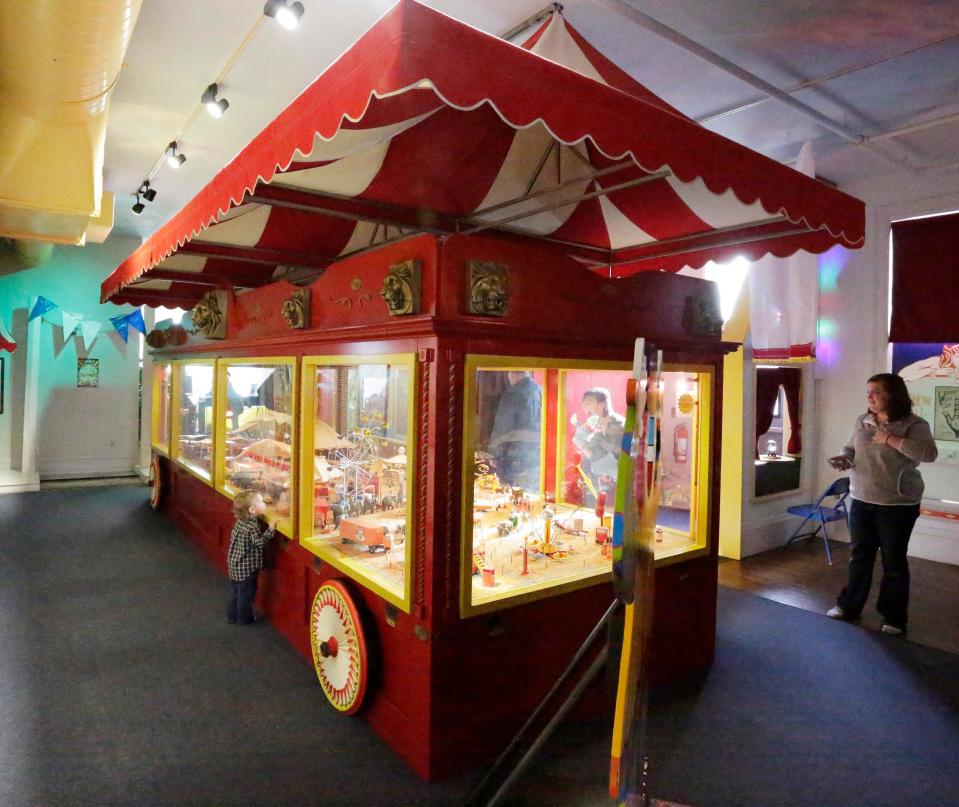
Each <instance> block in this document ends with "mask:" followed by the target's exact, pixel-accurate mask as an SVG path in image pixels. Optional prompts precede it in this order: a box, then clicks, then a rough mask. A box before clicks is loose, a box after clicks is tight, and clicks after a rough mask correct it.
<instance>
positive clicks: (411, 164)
mask: <svg viewBox="0 0 959 807" xmlns="http://www.w3.org/2000/svg"><path fill="white" fill-rule="evenodd" d="M424 231H425V232H435V233H449V232H461V233H462V232H465V233H469V232H480V231H491V232H497V233H501V234H506V235H507V236H508V237H517V238H535V239H537V240H540V241H543V242H547V243H551V244H553V245H555V248H556V249H559V250H562V251H564V252H566V253H568V254H570V255H573V256H574V257H576V258H577V259H579V260H581V261H582V262H583V263H584V265H586V266H588V267H590V268H593V269H595V270H597V271H601V272H603V273H604V274H609V275H611V276H625V275H629V274H632V273H634V272H637V271H643V270H667V271H675V270H678V269H680V268H682V267H683V266H693V267H699V266H702V265H703V264H704V263H705V262H706V261H708V260H723V259H726V258H731V257H733V256H736V255H741V256H743V257H746V258H747V259H751V260H755V259H758V258H759V257H761V256H762V255H765V254H773V255H776V256H779V257H785V256H786V255H790V254H792V253H794V252H796V251H798V250H800V249H803V250H807V251H809V252H817V253H818V252H822V251H824V250H826V249H828V248H829V247H831V246H833V245H834V244H843V245H844V246H847V247H851V248H856V247H859V246H861V245H862V243H863V238H864V209H863V204H862V203H861V202H860V201H859V200H857V199H853V198H852V197H849V196H847V195H845V194H843V193H841V192H839V191H836V190H835V189H833V188H830V187H828V186H827V185H824V184H822V183H820V182H817V181H815V180H813V179H810V178H808V177H805V176H803V175H802V174H800V173H798V172H796V171H794V170H792V169H791V168H788V167H786V166H783V165H781V164H779V163H777V162H775V161H773V160H770V159H768V158H766V157H763V156H762V155H759V154H756V153H755V152H752V151H750V150H749V149H746V148H744V147H743V146H740V145H738V144H736V143H733V142H731V141H729V140H726V139H725V138H723V137H721V136H719V135H717V134H714V133H713V132H710V131H708V130H707V129H705V128H703V127H702V126H700V125H698V124H697V123H695V122H694V121H691V120H689V119H688V118H687V117H685V116H683V115H682V114H681V113H679V112H677V111H676V110H675V109H673V108H672V107H670V106H669V105H668V104H666V103H665V102H664V101H662V100H661V99H659V98H657V97H656V96H655V95H653V94H652V93H651V92H649V91H648V90H647V89H645V88H644V87H643V86H642V85H640V84H638V83H637V82H636V81H634V80H633V79H632V78H630V77H629V76H628V75H627V74H626V73H625V72H623V71H622V70H620V69H619V68H618V67H616V66H615V65H614V64H612V63H611V62H610V61H609V60H608V59H606V58H605V57H604V56H603V55H602V54H600V53H599V52H598V51H597V50H595V49H594V48H593V47H592V46H590V45H589V43H588V42H586V41H585V40H584V39H583V37H582V36H581V35H580V34H578V33H577V32H576V31H575V30H574V29H573V28H572V27H571V26H570V25H569V24H568V23H567V22H566V21H565V20H564V19H563V17H562V16H560V15H559V14H554V15H553V16H552V17H551V18H550V20H549V21H548V22H546V23H544V24H543V26H542V27H541V28H540V29H539V30H538V31H537V32H536V33H535V34H534V35H533V36H532V37H531V38H530V39H529V40H528V41H527V42H526V43H525V44H524V45H523V46H522V47H517V46H514V45H511V44H509V43H507V42H504V41H502V40H500V39H498V38H496V37H493V36H490V35H488V34H485V33H483V32H481V31H478V30H476V29H474V28H471V27H469V26H467V25H464V24H462V23H460V22H457V21H456V20H453V19H452V18H450V17H447V16H445V15H443V14H441V13H439V12H436V11H434V10H432V9H429V8H427V7H425V6H422V5H420V4H419V3H417V2H414V0H400V2H398V3H397V4H396V5H395V6H394V7H393V8H392V9H391V10H390V11H389V12H387V13H386V14H385V15H384V16H383V17H382V18H381V19H380V20H379V21H378V22H377V23H376V24H375V25H374V26H373V27H372V28H370V29H369V30H368V31H367V32H366V33H365V34H364V35H363V36H362V37H361V38H360V39H359V40H357V42H356V43H354V45H353V46H352V47H351V48H350V49H349V50H347V51H346V53H344V54H343V55H342V56H341V57H340V58H339V59H338V60H337V61H336V62H335V63H334V64H333V65H332V66H331V67H330V68H329V69H328V70H326V71H325V72H324V73H323V74H322V75H321V76H320V77H319V78H318V79H317V80H316V81H315V82H314V83H313V84H312V85H311V86H310V87H309V88H307V90H305V91H304V92H303V94H302V95H300V96H299V97H298V98H297V99H296V100H295V101H293V103H292V104H290V106H288V107H287V108H286V109H285V110H284V111H283V112H282V113H281V114H280V115H279V116H278V117H277V118H276V119H275V120H274V121H273V122H272V123H271V124H270V125H269V126H267V128H266V129H264V131H263V132H261V133H260V135H258V136H257V137H256V138H255V139H254V140H253V141H252V142H251V143H250V144H249V145H248V146H247V147H246V148H245V149H244V150H243V151H242V152H241V153H240V154H239V155H238V156H237V157H236V158H235V159H234V160H233V161H232V162H231V163H230V164H229V165H227V166H226V167H225V168H224V169H223V170H222V171H221V172H220V173H219V174H218V175H217V176H216V177H215V178H214V179H213V180H212V181H211V182H210V183H209V184H208V185H207V186H206V187H205V188H204V189H203V190H202V191H201V192H200V193H199V194H197V196H196V197H194V199H193V200H192V201H191V202H190V203H189V204H188V205H187V206H186V207H184V208H183V210H181V211H180V212H179V213H178V214H177V215H176V216H174V217H173V219H171V220H170V221H169V222H168V223H167V224H166V225H164V226H163V227H162V228H160V229H159V230H158V231H157V232H156V233H155V234H154V235H153V236H152V237H151V238H150V239H148V240H147V241H146V242H145V243H144V244H143V245H142V246H141V247H140V248H138V249H137V250H136V251H135V252H134V253H133V254H132V255H131V256H130V257H129V258H128V259H127V260H126V261H124V263H122V264H121V265H120V266H119V267H118V268H117V269H116V270H115V271H114V272H113V274H111V275H110V277H108V278H107V279H106V280H105V281H104V283H103V284H102V289H101V292H102V294H101V296H102V299H103V300H104V301H106V300H112V301H113V302H116V303H132V304H137V305H138V304H142V303H146V304H150V305H160V304H162V305H168V306H170V305H183V306H187V307H189V306H192V305H193V303H194V302H195V301H196V300H197V299H198V298H199V297H200V296H201V295H202V294H203V292H204V291H205V290H206V289H205V288H204V286H209V285H216V284H218V283H224V282H225V283H229V284H232V285H234V286H239V287H249V286H258V285H262V284H264V283H268V282H271V281H272V280H274V279H276V278H277V277H281V276H290V277H296V273H301V272H303V271H304V270H305V271H306V272H307V273H310V272H312V273H316V272H318V271H319V270H322V269H323V268H325V267H326V266H327V265H328V264H329V263H331V262H332V261H334V260H336V259H337V258H339V257H342V256H345V255H349V254H352V253H355V252H358V251H361V250H365V249H369V248H370V247H373V246H376V245H377V244H380V243H383V242H385V241H389V240H395V239H397V238H400V237H404V236H406V235H408V234H411V233H415V232H424ZM290 272H293V273H294V274H293V275H290V274H289V273H290Z"/></svg>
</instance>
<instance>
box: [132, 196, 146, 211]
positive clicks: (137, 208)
mask: <svg viewBox="0 0 959 807" xmlns="http://www.w3.org/2000/svg"><path fill="white" fill-rule="evenodd" d="M136 197H137V202H136V204H135V205H134V206H133V212H134V213H136V214H137V215H138V216H139V215H140V214H141V213H142V212H143V208H144V207H146V205H145V204H143V202H141V201H140V194H139V192H138V193H137V195H136Z"/></svg>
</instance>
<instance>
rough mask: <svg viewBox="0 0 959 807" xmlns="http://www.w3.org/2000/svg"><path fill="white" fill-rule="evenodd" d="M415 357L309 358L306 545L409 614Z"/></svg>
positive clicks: (304, 432) (303, 516) (304, 488)
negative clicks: (408, 560) (408, 561)
mask: <svg viewBox="0 0 959 807" xmlns="http://www.w3.org/2000/svg"><path fill="white" fill-rule="evenodd" d="M415 366H416V364H415V357H414V355H413V354H393V355H381V356H369V357H342V356H340V357H329V356H327V357H307V358H304V360H303V369H302V373H303V400H302V407H301V411H302V420H301V435H302V442H303V445H302V466H301V479H302V483H301V493H300V503H301V504H300V507H301V512H300V543H301V544H302V545H303V546H304V547H306V548H307V549H309V550H310V551H311V552H314V553H315V554H317V555H318V556H320V557H321V558H323V559H324V560H327V561H329V562H330V563H331V564H333V565H334V566H336V567H337V568H338V569H340V570H341V571H343V572H345V573H346V574H348V575H350V576H351V577H353V578H354V579H356V580H357V581H358V582H360V583H361V584H362V585H365V586H367V587H368V588H370V589H372V590H373V591H375V592H377V593H379V594H380V595H381V596H383V597H384V598H385V599H386V600H387V601H389V602H391V603H393V604H394V605H396V606H398V607H400V608H402V609H403V610H405V611H409V603H410V585H411V583H410V566H409V564H408V563H407V559H408V558H411V557H412V547H411V542H412V538H413V521H412V517H413V505H412V502H413V495H412V490H413V479H414V468H413V462H414V459H415V457H416V443H415V424H416V421H415V417H414V413H415V411H416V408H415V397H414V390H415V377H414V375H415Z"/></svg>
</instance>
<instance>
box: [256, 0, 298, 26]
mask: <svg viewBox="0 0 959 807" xmlns="http://www.w3.org/2000/svg"><path fill="white" fill-rule="evenodd" d="M304 11H305V9H304V8H303V4H302V3H299V2H294V3H291V2H290V1H289V0H267V3H266V5H265V6H263V13H264V14H265V15H266V16H267V17H273V18H275V19H276V21H277V22H278V23H279V24H280V25H282V26H283V27H284V28H286V29H287V30H288V31H292V30H293V29H294V28H296V26H297V25H299V24H300V17H302V16H303V12H304Z"/></svg>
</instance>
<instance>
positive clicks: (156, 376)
mask: <svg viewBox="0 0 959 807" xmlns="http://www.w3.org/2000/svg"><path fill="white" fill-rule="evenodd" d="M172 385H173V365H171V364H170V363H169V362H167V363H165V364H154V365H153V421H152V425H151V430H150V443H151V445H152V446H153V447H154V448H155V449H156V450H157V451H159V452H161V453H162V454H166V455H167V456H169V454H170V402H171V397H172V392H173V390H172Z"/></svg>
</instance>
